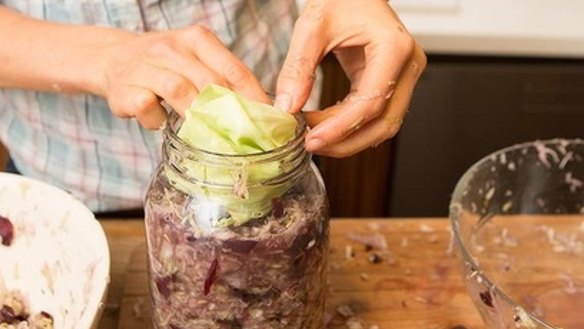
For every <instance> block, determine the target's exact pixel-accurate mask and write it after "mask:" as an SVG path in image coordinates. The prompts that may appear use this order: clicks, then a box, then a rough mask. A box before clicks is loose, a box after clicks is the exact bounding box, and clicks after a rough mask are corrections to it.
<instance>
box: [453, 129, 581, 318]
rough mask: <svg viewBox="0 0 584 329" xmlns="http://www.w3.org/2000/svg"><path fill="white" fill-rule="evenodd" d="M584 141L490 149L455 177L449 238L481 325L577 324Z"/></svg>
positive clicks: (546, 142) (579, 286)
mask: <svg viewBox="0 0 584 329" xmlns="http://www.w3.org/2000/svg"><path fill="white" fill-rule="evenodd" d="M583 182H584V140H560V139H556V140H548V141H535V142H530V143H525V144H520V145H515V146H511V147H509V148H506V149H503V150H500V151H497V152H494V153H492V154H490V155H488V156H486V157H485V158H483V159H482V160H480V161H479V162H477V163H476V164H474V165H473V166H472V167H471V168H470V169H469V170H468V171H467V172H466V173H465V174H464V175H463V177H462V178H461V179H460V181H459V182H458V184H457V186H456V188H455V190H454V194H453V197H452V202H451V204H450V218H451V222H452V229H453V236H454V242H455V244H457V246H458V249H459V250H458V251H459V252H458V255H459V259H460V261H461V264H462V267H463V272H464V279H465V282H466V285H467V289H468V292H469V294H470V297H471V299H472V300H473V302H474V303H475V305H476V307H477V309H478V310H479V312H480V314H481V316H482V318H483V320H484V322H485V324H486V325H487V327H488V328H492V329H494V328H496V329H503V328H563V329H574V328H584V315H582V314H581V310H582V307H583V305H584V183H583Z"/></svg>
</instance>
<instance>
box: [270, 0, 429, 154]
mask: <svg viewBox="0 0 584 329" xmlns="http://www.w3.org/2000/svg"><path fill="white" fill-rule="evenodd" d="M331 51H332V52H333V53H334V54H335V56H336V57H337V59H338V60H339V62H340V63H341V66H342V68H343V70H344V71H345V73H346V74H347V76H348V77H349V79H350V81H351V92H350V93H349V94H348V95H347V96H346V97H345V99H344V100H343V102H341V103H339V104H337V105H334V106H332V107H330V108H327V109H324V110H322V111H315V112H310V113H307V115H308V121H309V125H310V126H311V127H313V129H311V130H310V132H309V133H308V134H307V135H306V148H307V150H308V151H311V152H315V153H317V154H321V155H325V156H332V157H347V156H350V155H353V154H355V153H357V152H359V151H361V150H364V149H366V148H368V147H371V146H375V145H377V144H379V143H381V142H383V141H385V140H387V139H389V138H392V137H393V136H394V135H395V134H396V133H397V132H398V131H399V129H400V126H401V124H402V121H403V118H404V116H405V114H406V112H407V110H408V107H409V103H410V99H411V97H412V93H413V90H414V86H415V85H416V82H417V81H418V78H419V77H420V75H421V73H422V71H423V70H424V68H425V67H426V56H425V55H424V52H423V51H422V49H421V48H420V47H419V46H418V45H417V44H416V43H415V41H414V39H413V38H412V36H411V35H410V34H409V33H408V31H407V30H406V28H405V27H404V25H403V24H402V23H401V21H400V20H399V18H398V17H397V15H396V14H395V12H394V11H393V10H392V9H391V7H390V6H389V5H388V3H387V2H386V1H385V0H363V1H355V0H309V1H308V3H307V5H306V8H305V10H304V12H303V13H302V14H301V15H300V17H299V18H298V20H297V22H296V25H295V27H294V33H293V35H292V42H291V44H290V50H289V52H288V56H287V58H286V61H285V63H284V66H283V68H282V71H281V73H280V76H279V79H278V86H277V96H276V102H275V105H276V107H279V108H280V109H283V110H288V111H290V112H298V111H300V110H301V108H302V107H303V106H304V104H305V103H306V101H307V99H308V97H309V96H310V92H311V90H312V85H313V82H314V77H315V70H316V68H317V66H318V64H319V63H320V62H321V60H322V59H323V58H324V56H325V55H326V54H328V53H329V52H331Z"/></svg>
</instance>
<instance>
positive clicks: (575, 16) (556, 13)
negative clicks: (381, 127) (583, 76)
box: [390, 0, 584, 58]
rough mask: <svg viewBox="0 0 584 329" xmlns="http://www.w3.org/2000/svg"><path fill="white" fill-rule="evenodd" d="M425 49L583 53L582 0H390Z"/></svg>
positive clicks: (557, 53)
mask: <svg viewBox="0 0 584 329" xmlns="http://www.w3.org/2000/svg"><path fill="white" fill-rule="evenodd" d="M390 3H391V4H392V5H393V6H394V7H395V8H396V10H397V11H398V13H399V14H400V16H401V17H402V20H403V21H404V23H405V24H406V26H407V27H408V29H409V30H410V32H412V34H414V36H415V37H416V39H417V40H419V42H420V43H421V44H422V46H423V47H424V48H425V49H426V51H427V52H430V53H446V54H466V53H472V54H495V55H521V56H552V57H578V58H584V0H391V1H390Z"/></svg>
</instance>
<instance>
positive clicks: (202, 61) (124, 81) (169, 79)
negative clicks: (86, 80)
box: [97, 25, 269, 129]
mask: <svg viewBox="0 0 584 329" xmlns="http://www.w3.org/2000/svg"><path fill="white" fill-rule="evenodd" d="M97 58H99V60H100V61H101V64H102V67H101V70H100V71H101V72H102V73H103V74H102V76H101V77H98V79H99V81H98V83H97V86H98V87H97V88H98V90H97V94H99V95H101V96H103V97H105V98H107V101H108V103H109V106H110V108H111V110H112V112H113V113H114V114H115V115H116V116H119V117H124V118H130V117H132V118H136V119H137V120H138V121H139V122H140V124H141V125H142V126H144V127H145V128H147V129H158V128H160V127H161V126H162V124H163V123H164V120H165V119H166V111H165V110H164V109H163V108H162V106H161V104H160V101H161V100H164V101H166V102H167V103H168V104H169V105H170V106H172V107H173V109H175V110H176V111H177V112H178V113H179V114H182V113H183V112H184V110H186V109H187V108H188V107H189V106H190V105H191V103H192V102H193V100H194V98H195V96H196V95H197V94H198V92H199V91H200V90H201V89H202V88H204V87H205V86H206V85H207V84H209V83H215V84H218V85H222V86H225V87H228V88H230V89H232V90H234V91H237V92H239V93H242V94H244V95H246V96H248V97H250V98H252V99H255V100H258V101H264V102H268V101H269V100H268V98H267V96H266V94H265V92H264V91H263V89H262V87H261V85H260V83H259V82H258V80H257V79H256V78H255V76H254V75H253V73H252V72H251V71H250V70H249V69H248V68H247V67H246V66H245V65H244V64H243V63H242V62H241V61H240V60H239V59H238V58H237V57H235V56H234V55H233V54H232V53H231V52H230V51H229V50H228V49H227V48H226V47H225V46H224V45H223V44H222V43H221V41H220V40H219V39H218V38H217V37H216V36H215V35H214V34H213V33H212V32H211V31H210V30H209V29H207V28H205V27H203V26H200V25H195V26H191V27H188V28H185V29H181V30H174V31H169V32H149V33H145V34H140V35H134V34H130V33H128V37H127V38H122V39H120V41H119V42H114V44H112V45H108V46H105V47H102V48H100V50H99V54H98V56H97Z"/></svg>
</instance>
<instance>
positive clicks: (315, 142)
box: [306, 138, 326, 152]
mask: <svg viewBox="0 0 584 329" xmlns="http://www.w3.org/2000/svg"><path fill="white" fill-rule="evenodd" d="M325 146H326V143H325V142H324V141H322V140H320V139H318V138H314V139H311V140H309V141H308V142H306V150H307V151H308V152H314V151H317V150H319V149H321V148H323V147H325Z"/></svg>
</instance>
